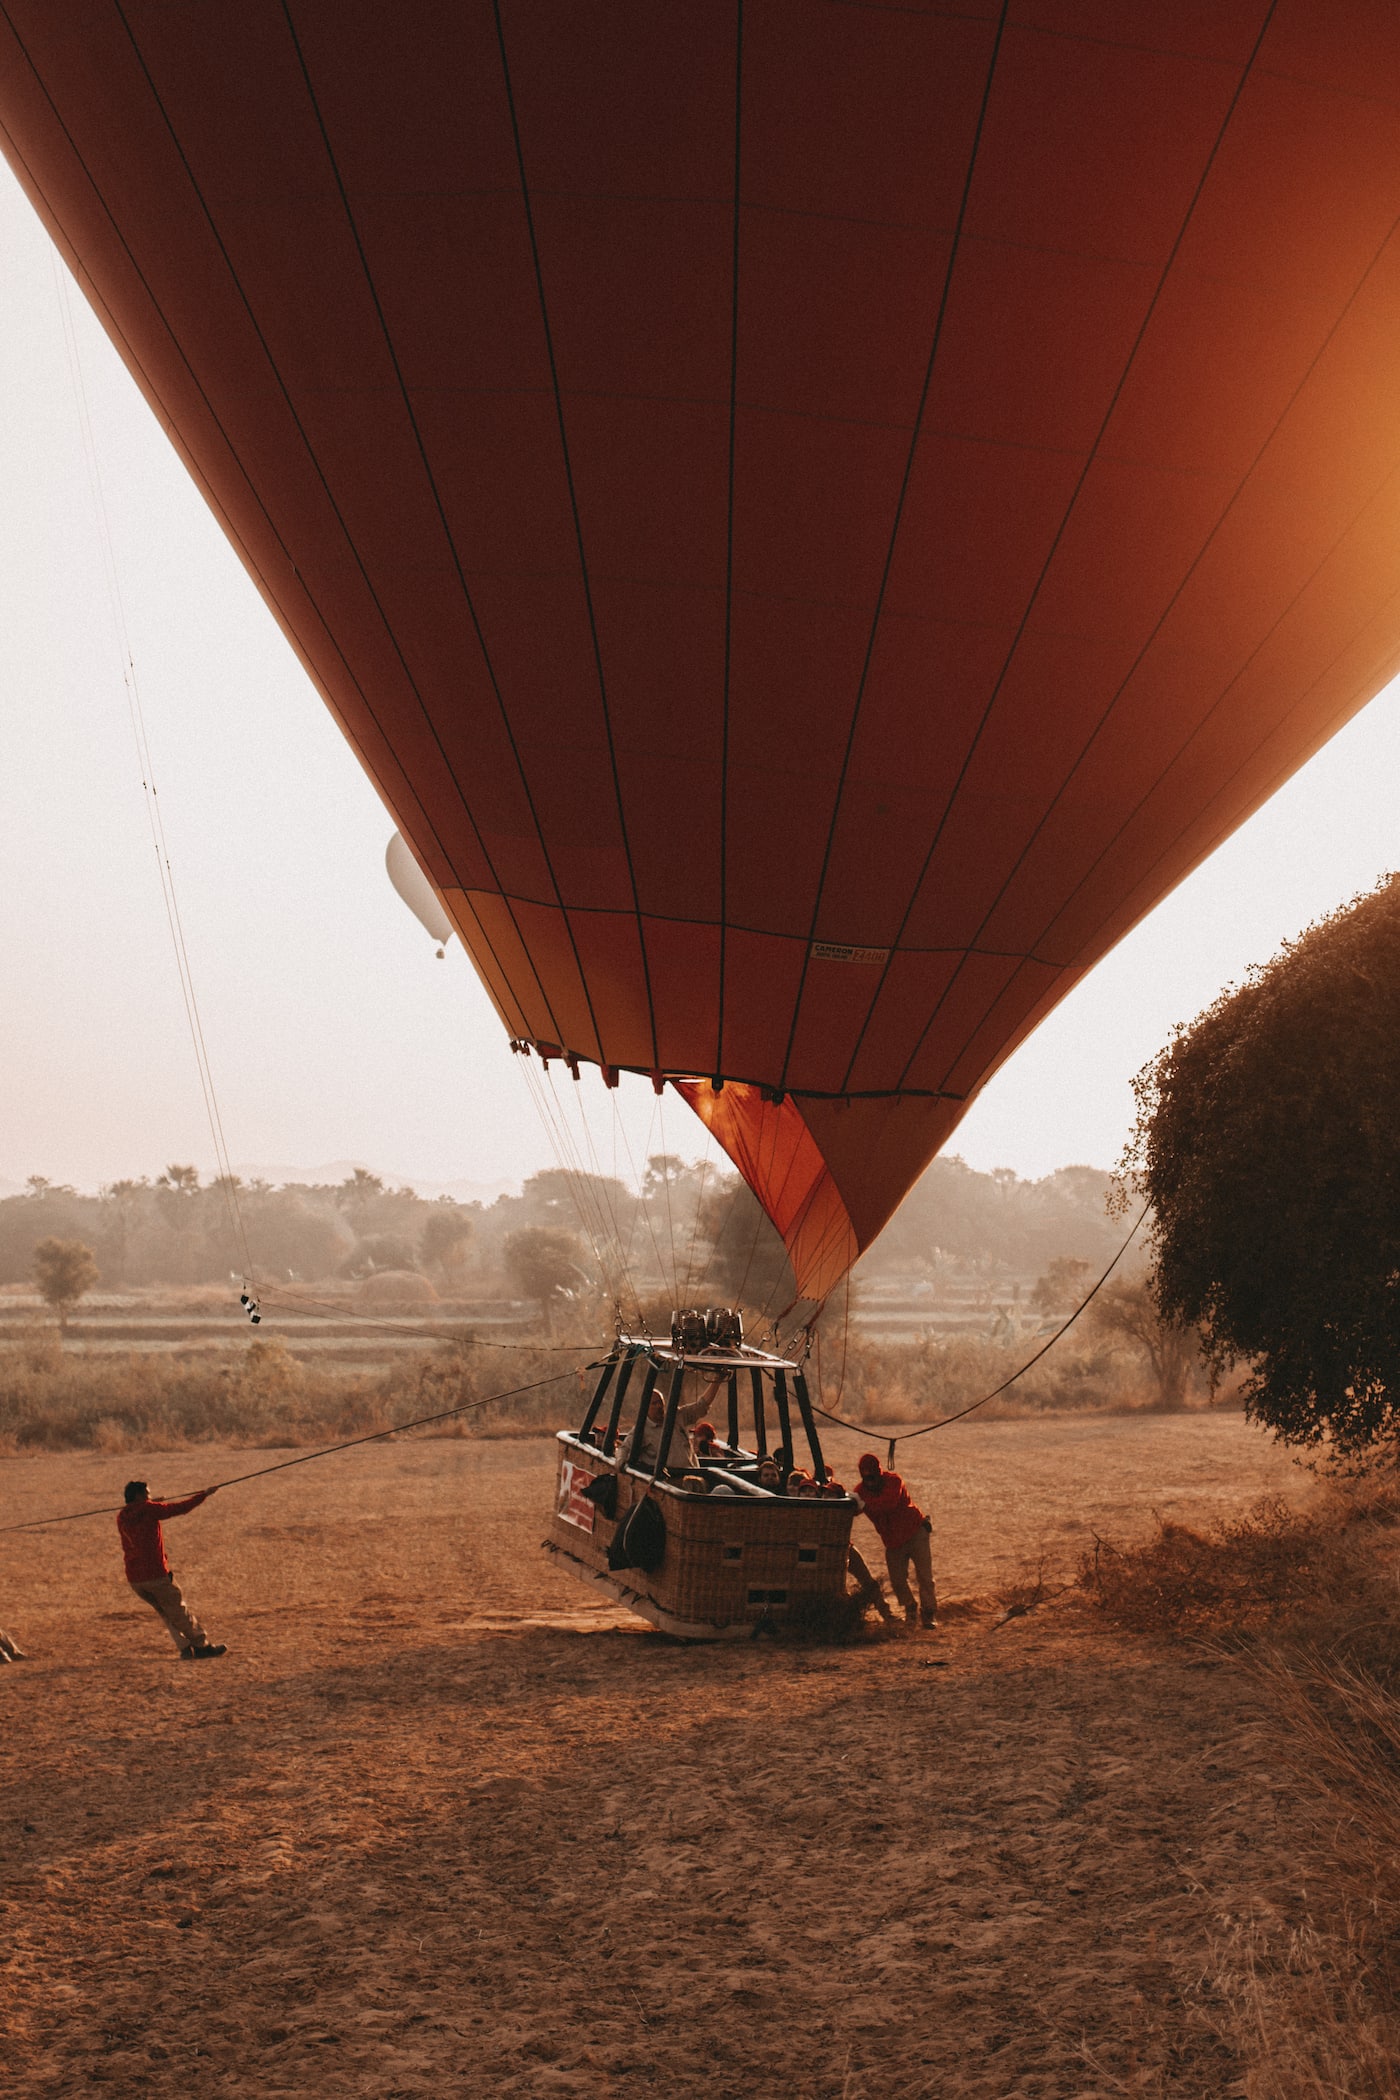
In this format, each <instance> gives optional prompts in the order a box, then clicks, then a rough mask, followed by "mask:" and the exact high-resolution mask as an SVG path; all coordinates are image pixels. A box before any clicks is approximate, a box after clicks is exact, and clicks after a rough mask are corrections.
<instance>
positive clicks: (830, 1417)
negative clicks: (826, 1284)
mask: <svg viewBox="0 0 1400 2100" xmlns="http://www.w3.org/2000/svg"><path fill="white" fill-rule="evenodd" d="M1151 1208H1152V1205H1151V1202H1150V1201H1149V1202H1147V1203H1144V1204H1143V1206H1142V1209H1141V1210H1140V1211H1139V1212H1138V1214H1137V1217H1136V1219H1135V1221H1134V1223H1133V1229H1132V1231H1131V1232H1130V1233H1129V1234H1128V1237H1127V1238H1126V1239H1125V1240H1124V1242H1123V1244H1122V1246H1121V1247H1120V1248H1119V1249H1118V1252H1117V1253H1116V1254H1115V1255H1114V1257H1113V1259H1112V1261H1111V1262H1110V1263H1109V1265H1108V1267H1107V1268H1106V1269H1105V1270H1104V1272H1103V1274H1102V1276H1100V1278H1099V1280H1098V1282H1097V1283H1096V1284H1095V1285H1094V1288H1093V1289H1092V1290H1091V1291H1089V1292H1088V1293H1087V1295H1086V1296H1085V1297H1083V1298H1081V1299H1080V1301H1079V1303H1078V1305H1076V1306H1075V1308H1074V1311H1073V1312H1072V1313H1071V1314H1070V1316H1069V1318H1068V1319H1067V1320H1066V1321H1065V1322H1064V1324H1063V1325H1062V1326H1060V1327H1057V1328H1056V1329H1055V1332H1054V1333H1053V1334H1052V1335H1051V1337H1050V1339H1049V1341H1047V1342H1043V1343H1042V1344H1041V1346H1040V1348H1039V1349H1037V1350H1036V1352H1035V1355H1034V1356H1030V1357H1027V1359H1026V1361H1025V1362H1024V1363H1023V1364H1022V1365H1021V1368H1020V1369H1019V1371H1013V1372H1012V1373H1011V1376H1010V1377H1009V1378H1003V1380H1002V1382H1001V1384H1000V1385H996V1386H993V1387H992V1390H991V1391H990V1393H983V1395H982V1397H981V1399H980V1400H973V1401H970V1402H969V1404H968V1405H967V1406H966V1407H960V1408H958V1409H957V1410H956V1411H955V1412H954V1413H953V1414H951V1415H940V1416H939V1418H938V1420H937V1421H936V1422H923V1423H921V1424H920V1426H919V1427H918V1428H917V1429H902V1430H901V1431H900V1432H899V1434H898V1436H892V1437H889V1438H887V1439H886V1442H887V1444H888V1446H889V1451H888V1456H887V1457H886V1460H885V1463H886V1464H887V1465H893V1464H894V1450H895V1445H896V1444H910V1443H912V1442H913V1441H914V1439H915V1437H920V1436H931V1435H932V1434H933V1432H934V1430H935V1429H946V1428H947V1427H948V1425H949V1423H950V1422H961V1421H962V1420H964V1418H965V1417H966V1416H968V1415H975V1414H976V1412H977V1410H978V1408H979V1407H985V1406H986V1405H987V1403H988V1401H989V1400H996V1399H999V1398H1000V1396H1001V1394H1003V1393H1005V1392H1007V1391H1009V1390H1010V1388H1011V1387H1012V1386H1013V1385H1015V1384H1016V1382H1017V1380H1018V1379H1021V1378H1024V1377H1025V1375H1026V1373H1027V1371H1029V1370H1032V1369H1033V1368H1034V1366H1035V1365H1036V1364H1038V1363H1039V1362H1040V1360H1041V1358H1042V1357H1043V1356H1048V1355H1049V1353H1050V1351H1051V1350H1052V1349H1053V1348H1054V1346H1055V1344H1056V1342H1058V1341H1059V1340H1060V1338H1061V1336H1062V1335H1066V1334H1068V1333H1069V1330H1070V1329H1071V1327H1073V1325H1074V1323H1075V1321H1076V1320H1077V1319H1078V1318H1079V1315H1080V1314H1081V1313H1082V1312H1084V1311H1085V1309H1086V1308H1087V1307H1088V1306H1090V1305H1092V1304H1093V1302H1094V1300H1095V1298H1097V1297H1098V1295H1099V1292H1100V1291H1101V1290H1102V1289H1103V1287H1104V1285H1105V1284H1106V1283H1107V1282H1108V1279H1109V1277H1110V1276H1111V1275H1112V1274H1113V1272H1114V1270H1115V1269H1116V1268H1117V1266H1118V1264H1119V1262H1120V1261H1121V1260H1122V1259H1123V1256H1124V1255H1125V1254H1126V1253H1127V1251H1128V1249H1129V1247H1131V1245H1132V1244H1133V1241H1134V1240H1135V1239H1136V1238H1137V1236H1138V1232H1139V1230H1140V1228H1141V1226H1142V1223H1143V1220H1144V1219H1145V1218H1146V1216H1147V1213H1148V1212H1149V1211H1150V1210H1151ZM811 1325H812V1326H814V1325H815V1321H813V1322H812V1323H811ZM810 1331H811V1327H810V1326H809V1329H808V1332H809V1333H810ZM812 1408H813V1411H814V1412H815V1413H816V1414H819V1415H820V1416H821V1418H822V1420H823V1421H824V1422H834V1423H836V1425H837V1426H838V1428H841V1429H853V1430H854V1431H855V1433H856V1435H857V1436H868V1435H869V1434H870V1429H869V1424H868V1423H865V1422H848V1421H847V1420H846V1418H845V1416H844V1415H835V1414H832V1412H831V1410H830V1409H829V1408H825V1407H818V1406H817V1403H816V1401H815V1400H814V1401H813V1402H812Z"/></svg>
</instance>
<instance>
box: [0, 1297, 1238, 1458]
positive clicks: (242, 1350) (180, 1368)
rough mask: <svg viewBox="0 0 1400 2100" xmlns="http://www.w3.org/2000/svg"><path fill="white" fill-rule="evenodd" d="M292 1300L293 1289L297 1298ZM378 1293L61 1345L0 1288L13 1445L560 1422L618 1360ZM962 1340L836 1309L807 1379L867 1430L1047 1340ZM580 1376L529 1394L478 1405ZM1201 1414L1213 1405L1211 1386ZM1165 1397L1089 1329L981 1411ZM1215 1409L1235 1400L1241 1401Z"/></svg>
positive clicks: (496, 1310) (598, 1340) (91, 1335)
mask: <svg viewBox="0 0 1400 2100" xmlns="http://www.w3.org/2000/svg"><path fill="white" fill-rule="evenodd" d="M290 1295H291V1294H290V1292H289V1294H288V1296H289V1298H290ZM365 1295H366V1287H365V1285H364V1284H340V1285H325V1286H318V1287H316V1288H315V1290H314V1292H313V1291H312V1290H310V1289H308V1290H307V1292H306V1294H305V1295H304V1296H298V1298H297V1299H296V1300H295V1301H294V1302H285V1301H283V1300H282V1299H280V1298H278V1297H275V1296H274V1295H273V1294H272V1293H271V1292H269V1293H268V1294H267V1296H266V1297H265V1298H264V1300H263V1310H264V1317H263V1320H262V1324H261V1325H260V1326H258V1327H256V1328H253V1327H250V1325H249V1323H248V1321H247V1319H246V1317H245V1316H244V1315H243V1313H242V1311H241V1309H240V1308H239V1306H238V1302H237V1297H236V1294H233V1293H232V1291H231V1290H230V1291H224V1290H221V1289H214V1288H211V1287H205V1286H199V1287H193V1288H190V1287H186V1288H182V1289H171V1288H165V1289H150V1290H145V1291H141V1292H128V1293H124V1294H122V1295H120V1296H117V1295H115V1294H103V1293H94V1294H93V1295H92V1297H90V1298H88V1299H85V1300H84V1301H83V1303H82V1305H81V1306H80V1307H79V1309H78V1311H77V1312H76V1313H75V1314H74V1315H73V1317H72V1319H71V1320H70V1323H69V1328H68V1333H67V1336H66V1338H61V1337H60V1334H59V1331H58V1327H57V1324H56V1322H55V1320H54V1318H53V1316H52V1315H51V1314H50V1313H49V1311H48V1309H47V1307H44V1306H43V1305H42V1304H41V1303H40V1301H38V1300H37V1299H36V1298H34V1297H33V1295H32V1293H30V1292H28V1291H26V1290H24V1289H23V1288H21V1287H19V1286H15V1285H11V1286H8V1287H0V1450H7V1449H8V1450H26V1449H30V1448H34V1447H39V1448H49V1449H55V1450H63V1449H73V1448H77V1449H83V1448H96V1449H100V1450H109V1451H118V1450H123V1449H128V1448H134V1447H136V1446H138V1445H141V1444H146V1445H150V1444H160V1445H163V1446H166V1447H169V1446H173V1445H179V1444H186V1443H191V1442H200V1441H204V1440H208V1439H210V1438H223V1439H225V1440H227V1441H232V1442H241V1443H252V1444H261V1443H265V1442H268V1441H273V1442H276V1441H278V1440H281V1441H285V1442H289V1443H323V1442H331V1441H334V1440H335V1439H336V1438H338V1437H341V1436H350V1435H358V1434H362V1433H365V1432H367V1431H370V1430H378V1429H384V1428H388V1427H391V1426H393V1425H394V1424H397V1423H401V1422H406V1421H409V1420H412V1419H415V1418H417V1417H420V1416H424V1415H429V1414H435V1413H439V1412H442V1411H444V1410H446V1409H449V1408H452V1407H456V1406H459V1405H461V1404H462V1403H471V1405H470V1409H469V1411H468V1412H467V1413H465V1414H464V1415H463V1416H462V1418H461V1423H460V1433H462V1434H464V1435H477V1434H487V1435H499V1434H503V1433H506V1434H512V1433H519V1432H521V1431H522V1430H530V1429H538V1428H542V1427H560V1426H563V1425H564V1424H565V1423H566V1422H568V1421H569V1420H570V1419H571V1418H576V1417H577V1415H578V1413H579V1412H580V1395H581V1391H582V1386H581V1383H580V1375H576V1367H582V1366H586V1365H587V1364H589V1363H590V1362H592V1361H594V1360H595V1359H596V1358H597V1357H598V1356H599V1355H600V1354H602V1353H603V1352H605V1350H606V1348H607V1347H608V1344H609V1341H610V1333H609V1329H608V1325H607V1323H606V1321H604V1320H602V1319H598V1318H595V1317H593V1316H592V1315H591V1314H585V1313H583V1312H580V1311H574V1312H570V1313H561V1314H560V1316H559V1317H558V1318H557V1319H556V1320H555V1322H554V1324H553V1327H552V1329H551V1330H548V1331H545V1332H542V1331H541V1329H540V1327H539V1324H538V1320H537V1318H536V1319H533V1320H532V1319H531V1318H529V1317H527V1308H524V1307H521V1306H518V1305H512V1304H511V1303H510V1301H491V1302H489V1303H487V1304H485V1305H483V1304H482V1303H480V1302H478V1301H470V1300H461V1301H458V1300H445V1301H439V1302H437V1303H434V1304H432V1305H430V1306H426V1307H424V1306H415V1305H413V1304H412V1303H408V1304H403V1303H399V1302H394V1301H391V1302H387V1303H384V1304H382V1305H380V1306H379V1307H378V1308H377V1309H374V1308H369V1307H367V1306H366V1304H365ZM1036 1346H1037V1343H1036V1340H1035V1338H1034V1336H1033V1335H1032V1336H1029V1337H1026V1338H1015V1339H1007V1340H1003V1341H1001V1342H996V1341H991V1340H988V1339H985V1338H978V1337H976V1336H973V1335H968V1334H963V1333H952V1334H949V1335H945V1336H938V1335H934V1336H930V1337H926V1338H924V1339H923V1340H920V1341H905V1342H889V1343H879V1342H874V1341H871V1340H870V1339H869V1338H868V1336H867V1335H865V1334H864V1333H863V1332H862V1331H861V1330H860V1329H859V1328H858V1326H857V1325H856V1324H855V1322H854V1321H852V1323H851V1324H850V1325H849V1326H847V1325H846V1324H845V1323H844V1322H842V1321H839V1320H837V1319H834V1318H833V1319H829V1320H828V1322H827V1323H826V1324H825V1325H824V1326H823V1327H822V1328H821V1329H819V1331H818V1339H817V1347H816V1351H815V1353H814V1356H813V1358H812V1361H811V1363H810V1365H809V1377H810V1379H811V1382H812V1386H813V1391H814V1395H815V1396H816V1397H817V1399H818V1403H819V1405H823V1406H825V1407H827V1408H828V1409H830V1410H831V1411H832V1412H834V1413H837V1414H841V1415H845V1416H847V1417H848V1418H850V1419H854V1420H857V1421H862V1422H869V1423H870V1424H871V1425H872V1427H874V1426H885V1427H891V1428H894V1427H900V1426H904V1425H911V1424H915V1423H918V1422H924V1421H929V1420H931V1419H933V1418H935V1417H937V1416H940V1415H943V1414H947V1413H952V1412H955V1411H957V1410H958V1409H960V1408H962V1407H965V1406H967V1405H969V1404H970V1403H972V1402H973V1401H976V1400H980V1399H981V1397H982V1396H983V1395H984V1394H986V1393H988V1392H990V1391H991V1390H992V1389H993V1388H994V1387H996V1386H998V1385H1000V1384H1001V1383H1002V1381H1003V1380H1005V1379H1007V1378H1008V1377H1010V1375H1011V1374H1012V1373H1013V1372H1014V1371H1016V1370H1018V1369H1019V1368H1020V1366H1021V1365H1022V1364H1023V1363H1024V1362H1025V1361H1026V1359H1027V1357H1028V1356H1029V1355H1030V1354H1031V1353H1032V1352H1033V1351H1034V1349H1035V1348H1036ZM561 1370H563V1371H564V1372H566V1373H568V1374H569V1375H566V1376H562V1377H558V1378H557V1380H556V1382H554V1383H552V1384H549V1385H547V1386H544V1387H543V1388H542V1389H541V1390H538V1391H534V1392H531V1393H528V1394H526V1395H524V1396H522V1397H519V1398H514V1399H505V1400H501V1401H493V1402H491V1403H490V1404H489V1405H483V1406H480V1407H478V1406H477V1405H476V1403H477V1402H482V1401H485V1400H486V1399H487V1396H489V1395H492V1394H508V1393H512V1392H514V1391H515V1390H516V1389H517V1388H519V1387H522V1386H536V1385H537V1384H538V1383H539V1382H540V1381H543V1380H546V1379H554V1378H555V1376H556V1374H558V1373H560V1372H561ZM1188 1400H1189V1404H1190V1405H1191V1407H1192V1408H1193V1409H1197V1410H1204V1409H1206V1408H1207V1405H1208V1401H1209V1396H1208V1394H1207V1393H1206V1392H1205V1391H1204V1389H1203V1388H1202V1387H1201V1386H1200V1385H1199V1383H1197V1384H1195V1385H1193V1386H1192V1387H1191V1388H1190V1389H1189V1392H1188ZM1158 1405H1159V1400H1158V1396H1157V1395H1156V1394H1155V1393H1154V1391H1153V1389H1152V1387H1151V1384H1150V1382H1149V1381H1148V1380H1147V1379H1146V1378H1145V1377H1144V1375H1143V1370H1142V1366H1141V1363H1140V1362H1139V1361H1138V1360H1137V1359H1136V1358H1135V1357H1134V1355H1133V1354H1132V1352H1131V1351H1129V1352H1121V1351H1115V1350H1114V1349H1113V1348H1112V1347H1111V1346H1106V1345H1105V1343H1104V1341H1103V1339H1102V1337H1095V1336H1094V1335H1093V1334H1092V1333H1091V1332H1090V1331H1089V1330H1088V1328H1087V1327H1086V1328H1084V1329H1083V1330H1080V1329H1076V1330H1073V1331H1072V1333H1071V1334H1070V1335H1069V1336H1067V1337H1066V1338H1065V1340H1064V1341H1063V1342H1061V1343H1060V1344H1058V1345H1057V1346H1056V1348H1055V1349H1054V1350H1053V1351H1052V1352H1051V1354H1050V1355H1049V1356H1048V1357H1047V1358H1046V1359H1045V1360H1044V1361H1043V1362H1042V1363H1040V1364H1038V1365H1036V1367H1035V1368H1034V1370H1033V1371H1031V1372H1030V1374H1029V1375H1028V1376H1027V1377H1026V1378H1024V1379H1023V1380H1020V1381H1019V1382H1018V1383H1017V1384H1016V1385H1015V1386H1013V1387H1012V1389H1011V1390H1010V1391H1009V1392H1007V1393H1006V1394H1004V1395H1003V1396H1002V1397H1000V1398H999V1399H997V1400H996V1401H994V1402H993V1403H992V1404H991V1406H990V1407H989V1408H988V1409H987V1418H988V1419H994V1420H995V1419H1003V1420H1013V1419H1021V1418H1023V1417H1025V1416H1037V1415H1044V1414H1085V1413H1100V1414H1113V1413H1134V1412H1139V1411H1151V1410H1153V1409H1154V1408H1156V1407H1157V1406H1158ZM1220 1405H1221V1406H1222V1407H1225V1408H1229V1407H1232V1406H1233V1403H1232V1402H1231V1401H1229V1399H1228V1397H1227V1396H1221V1397H1220Z"/></svg>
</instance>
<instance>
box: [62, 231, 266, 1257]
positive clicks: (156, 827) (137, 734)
mask: <svg viewBox="0 0 1400 2100" xmlns="http://www.w3.org/2000/svg"><path fill="white" fill-rule="evenodd" d="M52 268H53V276H54V286H55V289H56V291H57V294H58V306H59V322H60V327H61V329H62V334H63V347H64V352H65V355H66V358H67V362H68V376H69V379H70V380H71V382H72V387H73V398H74V403H75V405H76V408H77V414H78V428H79V432H80V435H81V439H82V448H83V460H84V465H85V467H86V469H87V478H88V489H89V493H90V495H91V497H92V505H93V514H94V518H95V521H96V525H97V540H98V548H99V551H100V554H101V560H102V574H103V581H104V584H105V586H106V593H107V609H108V613H109V615H110V618H111V622H112V633H113V638H114V640H115V642H116V647H117V654H118V659H119V661H120V664H121V674H122V685H123V688H124V690H125V693H126V705H127V716H128V719H129V721H130V724H131V734H132V741H133V743H134V745H135V749H136V763H137V768H138V770H139V772H140V776H141V788H142V793H143V796H144V800H145V807H146V820H147V824H148V826H149V828H150V834H151V844H152V847H153V849H154V852H155V857H156V869H157V873H158V875H159V878H160V889H161V898H162V901H163V903H164V906H165V918H166V924H167V925H168V927H169V929H170V940H171V946H172V949H173V951H174V955H175V969H176V974H177V975H178V977H179V980H180V997H181V1000H182V1002H183V1004H184V1009H185V1019H186V1021H187V1022H188V1024H189V1031H190V1041H191V1043H192V1045H193V1047H194V1058H195V1067H196V1069H197V1071H198V1074H199V1085H200V1091H201V1093H202V1095H203V1097H204V1112H205V1116H206V1119H207V1121H208V1124H209V1135H210V1138H211V1139H212V1141H213V1146H214V1158H215V1163H216V1165H217V1168H218V1180H219V1188H220V1191H221V1194H222V1196H223V1202H224V1209H225V1214H226V1218H227V1223H228V1227H229V1233H230V1237H231V1239H232V1241H233V1245H234V1249H235V1251H236V1253H237V1254H239V1255H241V1257H242V1268H243V1274H244V1276H245V1277H246V1278H247V1279H248V1280H249V1281H250V1282H251V1281H252V1279H253V1260H252V1254H251V1251H250V1249H249V1245H248V1234H247V1229H246V1227H245V1224H244V1219H243V1212H242V1209H241V1207H240V1205H239V1202H238V1185H237V1178H236V1176H235V1175H234V1171H233V1163H232V1160H231V1159H230V1156H229V1149H228V1145H227V1143H226V1141H225V1138H224V1125H223V1117H222V1115H221V1113H220V1110H219V1099H218V1094H217V1091H216V1089H215V1086H214V1073H213V1067H212V1065H211V1063H210V1058H209V1049H208V1044H207V1043H206V1041H205V1036H204V1023H203V1021H202V1019H201V1017H200V1011H199V1001H198V998H197V997H196V995H195V988H194V974H193V972H192V970H191V968H190V958H189V950H188V948H187V946H186V943H185V928H184V922H183V920H182V919H181V916H180V904H179V899H178V897H177V895H176V890H175V875H174V870H173V868H172V867H171V862H170V848H169V843H168V841H167V839H166V835H165V821H164V818H163V816H162V813H161V806H160V795H159V792H158V790H157V786H156V774H155V766H154V764H153V763H152V758H151V744H150V737H149V735H148V733H147V729H146V716H145V710H144V708H143V707H142V704H141V687H140V681H139V680H138V678H137V675H136V658H135V654H134V652H133V650H132V646H131V636H130V631H129V629H128V627H127V620H126V608H125V605H124V602H123V599H122V590H121V578H120V575H119V572H118V568H117V558H116V546H115V542H114V540H113V537H112V528H111V520H110V518H109V515H108V511H107V496H106V490H105V488H104V486H103V481H102V466H101V461H100V459H99V457H98V452H97V441H96V437H95V435H94V432H93V427H92V417H91V412H90V409H89V405H88V395H87V386H86V383H85V381H84V378H83V367H82V358H81V354H80V349H79V343H78V331H77V327H76V324H75V322H74V318H73V308H72V301H71V297H70V292H69V281H68V273H67V271H66V270H64V269H63V267H62V265H61V264H60V263H59V261H58V258H57V256H54V257H53V258H52Z"/></svg>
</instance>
